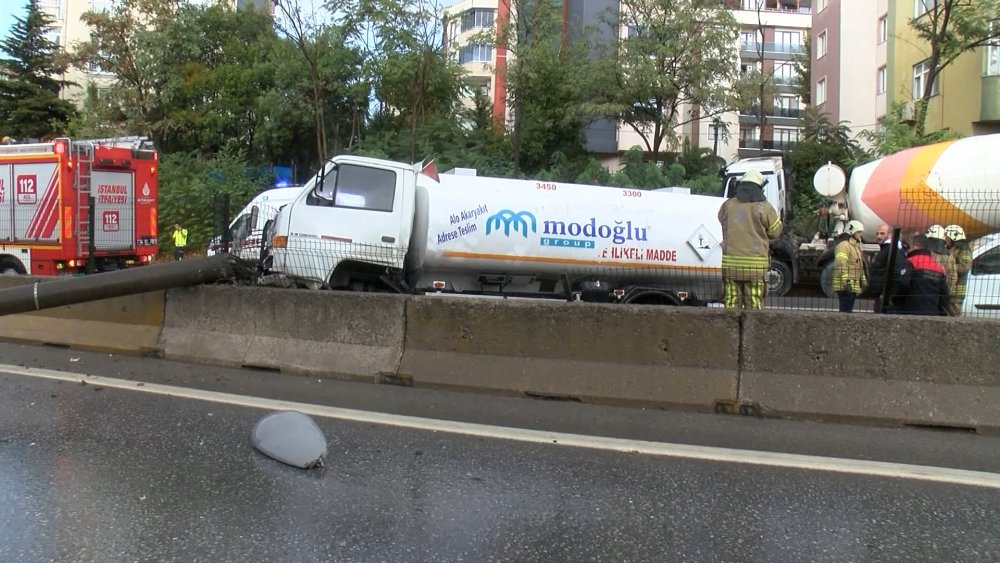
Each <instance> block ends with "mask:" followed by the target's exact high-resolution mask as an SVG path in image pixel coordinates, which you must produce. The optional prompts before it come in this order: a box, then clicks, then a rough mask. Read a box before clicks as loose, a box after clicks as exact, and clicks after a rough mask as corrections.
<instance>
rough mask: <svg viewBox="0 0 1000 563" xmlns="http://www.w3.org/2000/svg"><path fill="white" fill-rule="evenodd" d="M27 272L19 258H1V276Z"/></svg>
mask: <svg viewBox="0 0 1000 563" xmlns="http://www.w3.org/2000/svg"><path fill="white" fill-rule="evenodd" d="M27 273H28V272H27V270H25V269H24V265H23V264H21V261H20V260H18V259H17V258H10V257H7V258H0V276H17V275H21V276H23V275H24V274H27Z"/></svg>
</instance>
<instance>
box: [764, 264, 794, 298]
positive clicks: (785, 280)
mask: <svg viewBox="0 0 1000 563" xmlns="http://www.w3.org/2000/svg"><path fill="white" fill-rule="evenodd" d="M767 276H768V277H767V294H768V295H769V296H771V297H784V296H785V295H787V294H788V292H789V291H791V290H792V269H791V268H789V267H788V264H785V263H784V262H779V261H778V260H771V269H770V270H769V271H768V272H767Z"/></svg>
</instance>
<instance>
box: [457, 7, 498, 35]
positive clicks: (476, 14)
mask: <svg viewBox="0 0 1000 563" xmlns="http://www.w3.org/2000/svg"><path fill="white" fill-rule="evenodd" d="M495 12H496V10H490V9H484V8H474V9H472V10H468V11H467V12H465V13H464V14H462V32H466V31H469V30H470V29H476V28H480V27H492V26H493V14H494V13H495Z"/></svg>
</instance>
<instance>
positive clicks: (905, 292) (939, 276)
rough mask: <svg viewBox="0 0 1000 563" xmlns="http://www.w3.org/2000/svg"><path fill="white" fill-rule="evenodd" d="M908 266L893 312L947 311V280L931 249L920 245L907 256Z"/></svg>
mask: <svg viewBox="0 0 1000 563" xmlns="http://www.w3.org/2000/svg"><path fill="white" fill-rule="evenodd" d="M906 262H907V268H906V269H905V270H904V271H903V276H902V278H901V279H900V281H899V288H898V290H897V291H896V295H895V296H894V297H893V309H892V312H893V313H899V314H901V315H935V316H940V315H944V314H945V311H946V307H947V305H948V281H947V277H946V274H945V271H944V268H942V267H941V265H940V264H938V263H937V261H936V260H935V259H934V258H932V255H931V252H930V251H929V250H926V249H923V248H921V249H917V250H913V251H911V252H910V254H909V256H907V259H906Z"/></svg>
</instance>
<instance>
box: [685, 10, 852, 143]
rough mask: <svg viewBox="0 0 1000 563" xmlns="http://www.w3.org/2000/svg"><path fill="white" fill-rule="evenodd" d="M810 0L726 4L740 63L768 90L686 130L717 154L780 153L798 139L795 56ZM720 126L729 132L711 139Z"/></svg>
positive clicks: (800, 50) (801, 49)
mask: <svg viewBox="0 0 1000 563" xmlns="http://www.w3.org/2000/svg"><path fill="white" fill-rule="evenodd" d="M866 1H870V0H866ZM813 3H814V2H813V0H739V2H738V3H736V2H733V3H732V4H731V5H730V6H731V9H732V10H733V14H734V15H735V16H736V21H737V22H738V23H739V25H740V36H739V51H740V69H741V71H742V73H743V74H744V75H749V74H751V73H752V71H757V72H759V75H758V76H761V77H763V78H764V79H765V80H766V81H767V90H768V92H767V93H765V99H764V100H758V103H756V104H753V105H751V106H750V107H748V108H742V109H741V111H739V112H738V113H737V114H736V115H735V116H732V115H726V116H722V118H721V120H717V121H715V122H714V123H713V122H712V121H711V120H702V121H700V122H699V123H697V124H695V127H694V128H693V129H692V131H691V136H692V138H697V139H698V141H699V142H698V145H699V146H703V147H705V146H708V147H715V146H718V154H719V156H721V157H723V158H725V159H726V160H730V159H732V157H733V156H738V157H740V158H745V157H750V156H759V155H761V154H780V153H781V152H784V151H787V150H788V149H789V148H791V146H792V145H793V144H794V143H796V142H798V140H799V131H800V129H801V124H802V114H803V112H804V111H805V108H806V104H805V102H804V101H803V100H802V99H801V98H800V97H799V96H798V94H796V88H795V84H796V82H797V81H798V79H799V76H798V70H797V68H798V65H797V64H796V62H795V61H796V59H797V58H799V57H803V56H805V55H806V52H805V41H806V38H807V37H808V35H809V30H810V27H811V26H812V9H813ZM761 114H763V120H762V119H761ZM762 121H763V127H762V126H761V124H762ZM722 127H724V128H725V131H727V132H728V133H729V138H728V139H725V138H722V139H718V141H717V138H718V137H719V134H720V131H722ZM736 132H738V134H734V133H736Z"/></svg>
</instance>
